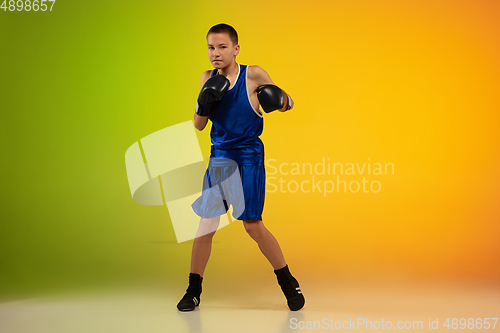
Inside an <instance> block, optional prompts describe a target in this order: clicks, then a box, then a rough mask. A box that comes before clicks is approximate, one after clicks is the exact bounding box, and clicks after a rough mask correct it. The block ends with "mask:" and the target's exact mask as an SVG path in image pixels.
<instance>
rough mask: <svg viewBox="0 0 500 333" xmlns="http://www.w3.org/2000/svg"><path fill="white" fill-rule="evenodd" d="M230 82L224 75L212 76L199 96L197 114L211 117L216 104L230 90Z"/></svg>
mask: <svg viewBox="0 0 500 333" xmlns="http://www.w3.org/2000/svg"><path fill="white" fill-rule="evenodd" d="M229 86H230V82H229V80H228V79H227V78H226V77H225V76H224V75H215V76H212V77H211V78H209V79H208V80H207V82H205V84H204V85H203V88H201V91H200V94H199V95H198V103H197V108H196V114H197V115H198V116H202V117H211V116H212V111H213V108H214V103H215V102H217V101H219V100H220V99H221V98H222V96H224V94H225V93H226V92H227V91H228V90H229Z"/></svg>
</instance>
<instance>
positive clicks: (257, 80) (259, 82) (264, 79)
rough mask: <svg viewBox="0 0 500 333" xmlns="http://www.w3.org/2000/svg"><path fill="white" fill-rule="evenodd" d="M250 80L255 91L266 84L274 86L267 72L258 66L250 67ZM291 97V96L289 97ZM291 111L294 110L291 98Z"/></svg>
mask: <svg viewBox="0 0 500 333" xmlns="http://www.w3.org/2000/svg"><path fill="white" fill-rule="evenodd" d="M247 70H248V79H249V80H251V81H252V82H253V83H254V86H255V89H257V88H258V87H260V86H263V85H265V84H272V85H276V84H274V82H273V80H272V79H271V77H270V76H269V74H267V72H266V71H265V70H264V69H263V68H262V67H260V66H257V65H252V66H248V69H247ZM288 96H290V95H288ZM290 101H291V102H290V110H291V109H293V104H294V102H293V99H292V97H290Z"/></svg>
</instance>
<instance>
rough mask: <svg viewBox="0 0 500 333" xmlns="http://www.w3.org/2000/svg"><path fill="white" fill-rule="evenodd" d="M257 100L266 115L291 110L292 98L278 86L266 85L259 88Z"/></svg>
mask: <svg viewBox="0 0 500 333" xmlns="http://www.w3.org/2000/svg"><path fill="white" fill-rule="evenodd" d="M255 91H256V92H257V98H258V99H259V103H260V105H261V106H262V109H264V111H265V112H266V113H269V112H272V111H275V110H279V111H282V112H284V111H287V110H290V103H291V101H290V96H289V95H288V94H287V93H286V92H285V91H284V90H283V89H281V88H279V87H278V86H275V85H272V84H265V85H263V86H260V87H257V89H256V90H255Z"/></svg>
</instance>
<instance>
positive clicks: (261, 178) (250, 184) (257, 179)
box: [191, 158, 266, 221]
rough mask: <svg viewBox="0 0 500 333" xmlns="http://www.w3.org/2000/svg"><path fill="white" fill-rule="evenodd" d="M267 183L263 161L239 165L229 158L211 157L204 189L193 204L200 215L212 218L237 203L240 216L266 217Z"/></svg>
mask: <svg viewBox="0 0 500 333" xmlns="http://www.w3.org/2000/svg"><path fill="white" fill-rule="evenodd" d="M265 187H266V171H265V167H264V165H263V164H260V165H238V164H237V163H236V162H235V161H234V160H232V159H227V158H211V159H210V162H209V165H208V168H207V170H206V172H205V175H204V177H203V191H202V194H201V196H200V197H198V199H196V200H195V202H193V204H192V205H191V207H192V208H193V210H194V212H195V213H196V215H198V216H200V217H203V218H212V217H216V216H220V215H223V214H225V213H226V212H227V211H228V209H229V206H230V205H232V206H233V217H234V218H235V219H236V220H241V221H245V220H262V211H263V210H264V199H265Z"/></svg>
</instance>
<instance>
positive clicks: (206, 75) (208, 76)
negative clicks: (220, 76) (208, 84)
mask: <svg viewBox="0 0 500 333" xmlns="http://www.w3.org/2000/svg"><path fill="white" fill-rule="evenodd" d="M210 74H212V70H211V69H207V70H206V71H204V72H203V74H201V78H202V79H205V81H206V80H208V79H209V78H210Z"/></svg>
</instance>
